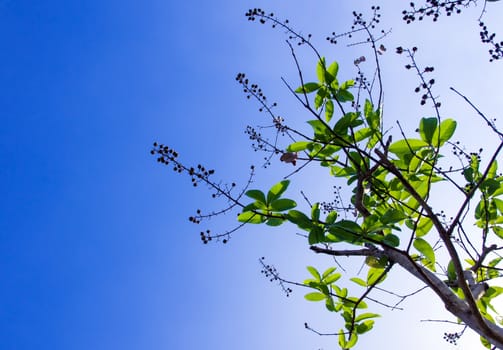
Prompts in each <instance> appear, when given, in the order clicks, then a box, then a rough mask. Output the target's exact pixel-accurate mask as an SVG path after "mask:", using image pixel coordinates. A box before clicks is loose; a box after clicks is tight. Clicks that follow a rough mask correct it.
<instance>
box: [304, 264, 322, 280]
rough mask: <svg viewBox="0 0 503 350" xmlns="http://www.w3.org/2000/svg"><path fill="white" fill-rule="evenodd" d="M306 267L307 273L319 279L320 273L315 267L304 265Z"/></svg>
mask: <svg viewBox="0 0 503 350" xmlns="http://www.w3.org/2000/svg"><path fill="white" fill-rule="evenodd" d="M306 269H307V271H309V273H310V274H311V275H312V276H313V277H314V278H315V279H316V280H317V281H321V276H320V273H319V272H318V270H316V268H315V267H313V266H306Z"/></svg>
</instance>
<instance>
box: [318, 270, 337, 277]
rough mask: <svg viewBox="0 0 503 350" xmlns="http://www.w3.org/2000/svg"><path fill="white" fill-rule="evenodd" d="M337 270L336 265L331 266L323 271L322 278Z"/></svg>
mask: <svg viewBox="0 0 503 350" xmlns="http://www.w3.org/2000/svg"><path fill="white" fill-rule="evenodd" d="M335 270H337V269H336V268H335V267H329V268H328V269H326V270H325V272H323V274H322V275H321V278H322V279H323V278H325V277H327V276H330V275H331V274H332V273H333V272H334V271H335Z"/></svg>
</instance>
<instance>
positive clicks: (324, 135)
mask: <svg viewBox="0 0 503 350" xmlns="http://www.w3.org/2000/svg"><path fill="white" fill-rule="evenodd" d="M307 123H308V124H310V125H311V126H312V128H313V130H314V136H315V138H316V139H317V140H320V141H323V142H328V141H329V140H331V139H332V136H333V134H332V131H331V130H330V129H329V128H327V126H326V124H325V123H323V122H321V121H319V120H309V121H308V122H307Z"/></svg>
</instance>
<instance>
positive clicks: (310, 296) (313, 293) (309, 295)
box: [304, 292, 325, 301]
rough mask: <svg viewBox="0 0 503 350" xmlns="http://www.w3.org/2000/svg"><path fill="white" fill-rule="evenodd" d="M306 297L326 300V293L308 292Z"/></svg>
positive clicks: (310, 299)
mask: <svg viewBox="0 0 503 350" xmlns="http://www.w3.org/2000/svg"><path fill="white" fill-rule="evenodd" d="M304 298H306V300H309V301H322V300H325V294H322V293H319V292H312V293H307V294H306V295H304Z"/></svg>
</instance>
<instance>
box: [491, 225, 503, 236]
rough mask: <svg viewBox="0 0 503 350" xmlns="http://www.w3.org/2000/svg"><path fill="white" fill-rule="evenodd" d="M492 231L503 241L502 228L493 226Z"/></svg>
mask: <svg viewBox="0 0 503 350" xmlns="http://www.w3.org/2000/svg"><path fill="white" fill-rule="evenodd" d="M491 229H492V231H493V232H494V234H495V235H496V236H498V237H499V238H501V239H503V228H502V227H500V226H491Z"/></svg>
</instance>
